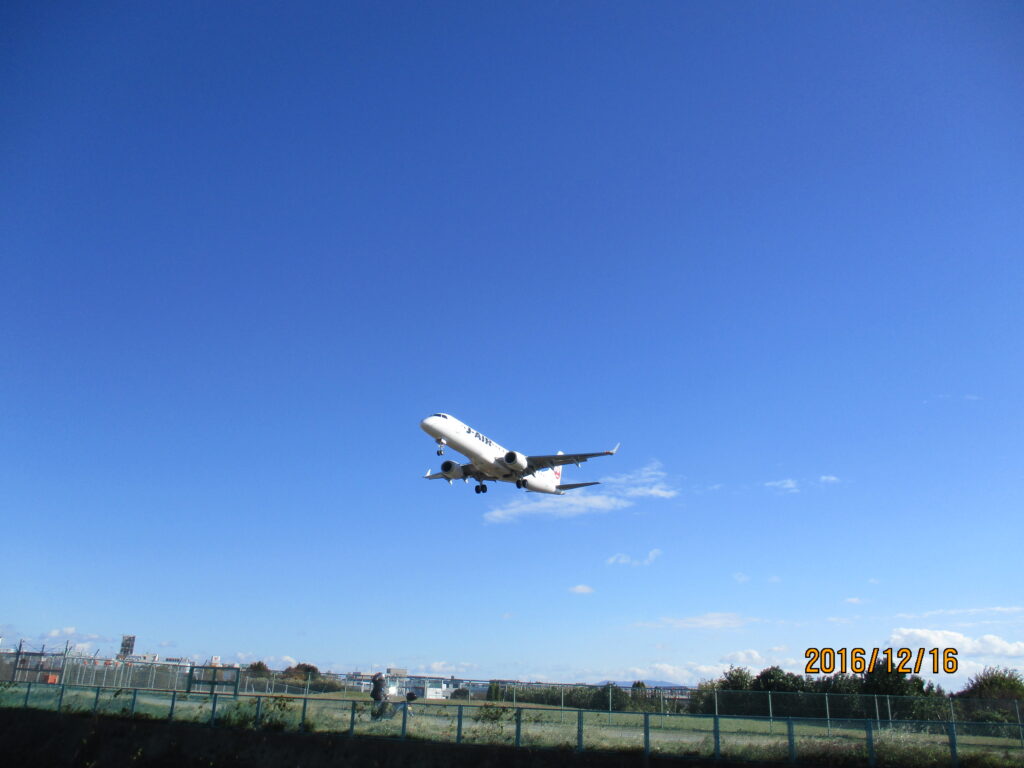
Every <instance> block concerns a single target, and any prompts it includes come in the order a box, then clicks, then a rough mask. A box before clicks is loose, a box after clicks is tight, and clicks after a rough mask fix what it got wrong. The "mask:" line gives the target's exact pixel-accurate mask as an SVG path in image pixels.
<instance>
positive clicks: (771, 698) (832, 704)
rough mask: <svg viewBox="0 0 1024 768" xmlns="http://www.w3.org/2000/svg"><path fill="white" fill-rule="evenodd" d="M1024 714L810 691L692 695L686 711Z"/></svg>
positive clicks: (829, 715) (957, 703)
mask: <svg viewBox="0 0 1024 768" xmlns="http://www.w3.org/2000/svg"><path fill="white" fill-rule="evenodd" d="M1021 710H1022V707H1021V703H1020V702H1019V701H1018V700H1016V699H975V698H969V697H958V696H942V695H919V696H896V695H887V694H864V693H819V692H809V691H801V692H789V691H726V690H716V689H704V688H702V689H699V690H694V691H691V692H690V695H689V699H688V703H687V710H686V711H688V712H690V713H691V714H704V715H714V714H719V715H736V716H751V715H753V716H757V717H768V718H784V717H811V718H824V719H826V720H828V719H833V718H840V719H843V718H845V719H853V720H874V721H875V722H883V721H897V720H933V721H936V722H939V721H942V722H945V721H952V722H957V721H967V722H993V723H1014V724H1018V725H1019V724H1020V723H1021V722H1022V720H1021V715H1022V711H1021Z"/></svg>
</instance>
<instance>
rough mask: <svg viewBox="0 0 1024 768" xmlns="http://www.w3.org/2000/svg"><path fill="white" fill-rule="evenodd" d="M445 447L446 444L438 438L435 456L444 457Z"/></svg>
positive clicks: (442, 439)
mask: <svg viewBox="0 0 1024 768" xmlns="http://www.w3.org/2000/svg"><path fill="white" fill-rule="evenodd" d="M446 445H448V443H446V442H445V440H444V438H443V437H439V438H438V439H437V455H438V456H444V447H445V446H446Z"/></svg>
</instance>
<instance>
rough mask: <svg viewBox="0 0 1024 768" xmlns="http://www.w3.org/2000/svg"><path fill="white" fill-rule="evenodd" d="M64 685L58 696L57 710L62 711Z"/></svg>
mask: <svg viewBox="0 0 1024 768" xmlns="http://www.w3.org/2000/svg"><path fill="white" fill-rule="evenodd" d="M64 687H65V686H64V685H61V687H60V695H59V696H58V697H57V711H58V712H60V707H61V705H62V704H63V703H64Z"/></svg>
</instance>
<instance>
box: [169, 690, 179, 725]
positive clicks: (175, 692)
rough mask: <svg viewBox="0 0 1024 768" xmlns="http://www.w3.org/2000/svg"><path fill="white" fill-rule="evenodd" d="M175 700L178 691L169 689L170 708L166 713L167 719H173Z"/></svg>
mask: <svg viewBox="0 0 1024 768" xmlns="http://www.w3.org/2000/svg"><path fill="white" fill-rule="evenodd" d="M177 700H178V692H177V691H171V709H170V711H169V712H168V713H167V719H168V720H173V719H174V704H175V702H176V701H177Z"/></svg>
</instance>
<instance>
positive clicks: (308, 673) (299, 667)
mask: <svg viewBox="0 0 1024 768" xmlns="http://www.w3.org/2000/svg"><path fill="white" fill-rule="evenodd" d="M281 677H289V678H292V679H293V680H302V681H303V682H305V681H306V680H316V679H317V678H318V677H320V670H319V669H317V668H316V667H315V666H314V665H312V664H307V663H305V662H302V663H301V664H296V665H295V666H294V667H288V669H286V670H285V671H284V672H282V673H281Z"/></svg>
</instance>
